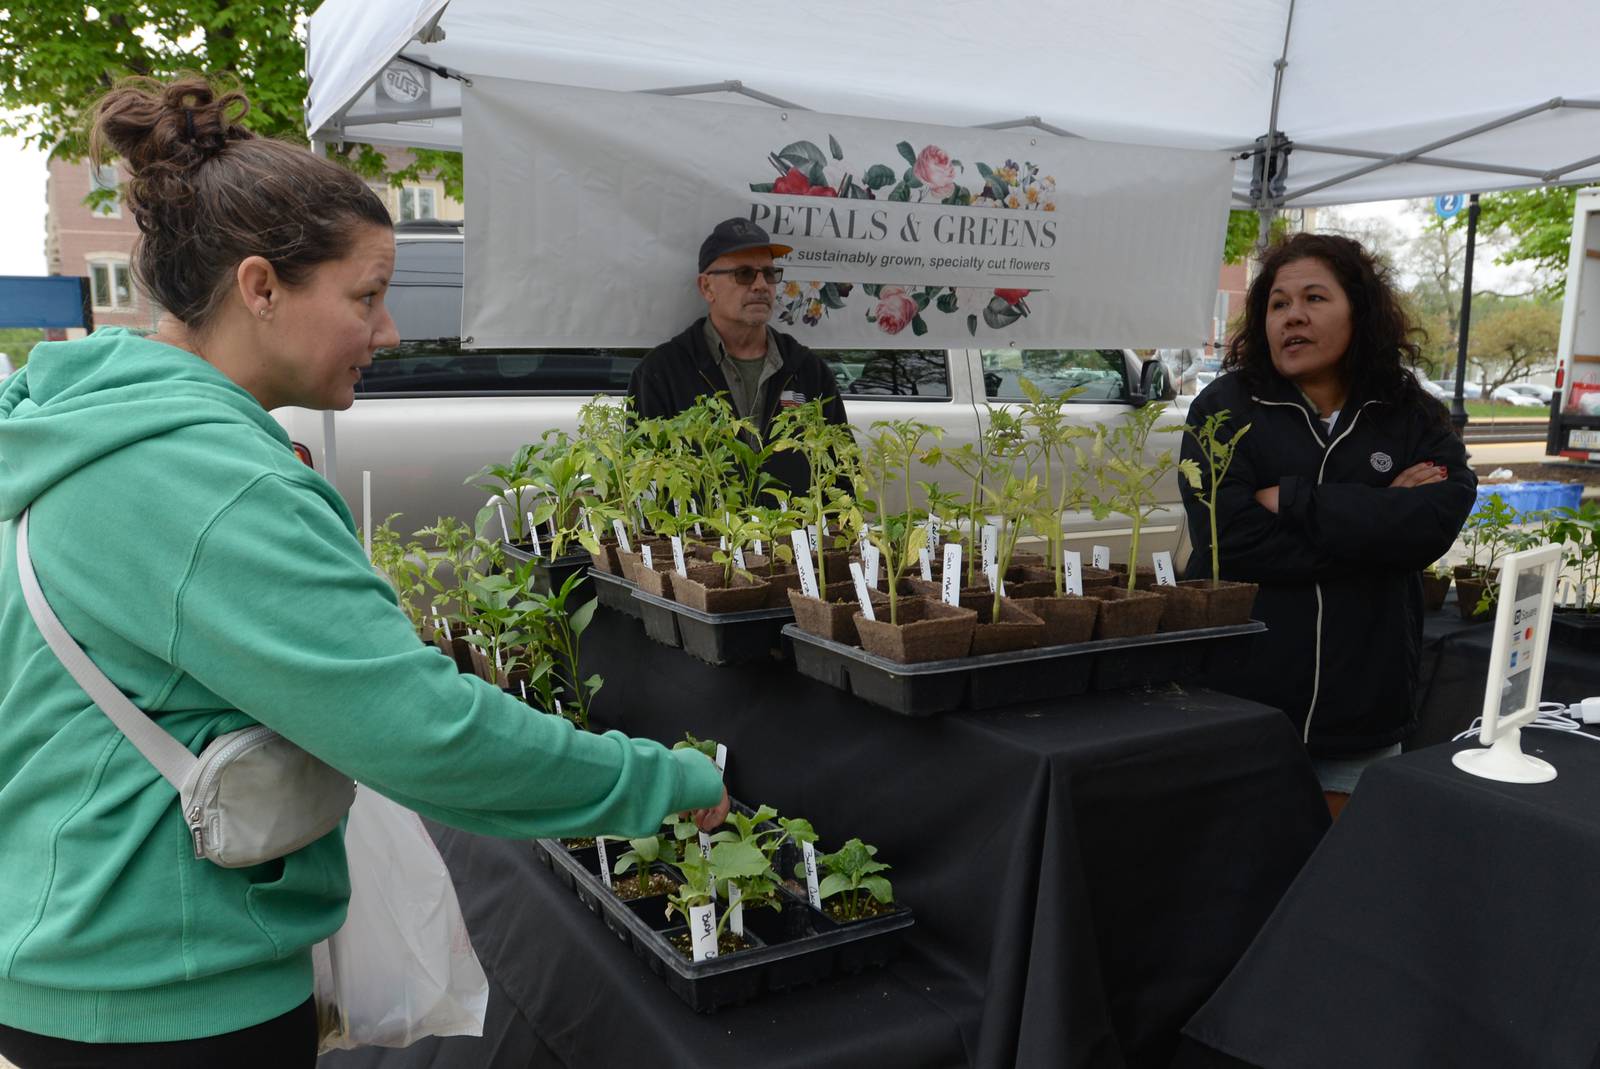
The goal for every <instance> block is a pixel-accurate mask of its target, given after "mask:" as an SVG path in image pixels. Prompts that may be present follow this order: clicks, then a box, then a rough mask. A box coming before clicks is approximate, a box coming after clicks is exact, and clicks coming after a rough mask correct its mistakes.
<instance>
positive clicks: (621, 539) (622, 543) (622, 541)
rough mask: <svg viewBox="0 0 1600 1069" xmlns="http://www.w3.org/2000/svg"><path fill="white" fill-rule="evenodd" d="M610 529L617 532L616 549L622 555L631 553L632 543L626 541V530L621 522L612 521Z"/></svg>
mask: <svg viewBox="0 0 1600 1069" xmlns="http://www.w3.org/2000/svg"><path fill="white" fill-rule="evenodd" d="M611 529H612V530H613V531H615V532H617V548H618V549H620V550H622V552H624V553H632V552H633V543H632V542H629V541H628V529H627V528H626V527H624V526H622V521H621V520H612V521H611Z"/></svg>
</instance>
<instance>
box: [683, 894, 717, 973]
mask: <svg viewBox="0 0 1600 1069" xmlns="http://www.w3.org/2000/svg"><path fill="white" fill-rule="evenodd" d="M689 935H690V938H691V939H692V940H693V945H694V953H693V957H694V960H695V961H709V960H710V959H712V958H714V957H716V956H717V906H716V903H715V902H707V903H706V904H705V905H703V906H690V907H689Z"/></svg>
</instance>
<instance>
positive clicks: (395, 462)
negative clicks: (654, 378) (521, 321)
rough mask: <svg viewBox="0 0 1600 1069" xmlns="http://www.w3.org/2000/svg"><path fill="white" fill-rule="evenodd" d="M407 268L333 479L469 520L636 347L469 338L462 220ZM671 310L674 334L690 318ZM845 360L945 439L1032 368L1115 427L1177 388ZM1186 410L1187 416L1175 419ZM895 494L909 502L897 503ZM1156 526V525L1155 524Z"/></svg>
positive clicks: (1037, 357) (884, 410) (349, 418)
mask: <svg viewBox="0 0 1600 1069" xmlns="http://www.w3.org/2000/svg"><path fill="white" fill-rule="evenodd" d="M395 246H396V248H395V253H396V257H395V274H394V278H393V280H392V282H391V284H390V289H389V296H388V299H387V303H388V305H389V308H390V311H391V312H392V313H393V315H394V319H395V324H396V326H397V327H398V328H399V331H400V336H401V339H402V341H401V343H400V345H398V346H397V347H395V348H394V349H390V350H384V351H382V352H380V353H379V354H378V355H377V358H376V360H375V361H374V363H373V365H372V366H371V367H370V368H369V369H367V371H366V372H365V373H364V374H363V375H362V379H361V382H360V384H359V385H358V386H357V390H356V400H355V405H354V406H353V407H352V408H351V409H350V410H348V411H346V412H341V413H337V414H333V415H332V419H331V422H332V424H333V426H334V428H335V437H334V441H335V446H336V448H335V451H334V452H335V457H336V461H337V466H338V470H337V472H336V473H335V478H334V482H335V484H336V485H337V486H338V488H339V491H340V493H341V494H343V495H344V498H345V500H346V501H348V502H350V504H351V508H352V510H353V511H355V512H356V513H357V514H358V515H359V512H360V506H361V485H362V482H361V473H362V472H363V471H370V472H371V473H372V500H373V515H374V516H375V517H376V518H377V519H379V520H381V519H382V518H384V517H386V516H388V515H390V514H391V513H401V514H402V515H403V519H402V520H400V521H398V524H397V526H398V527H399V528H400V529H401V530H402V531H406V532H409V531H412V530H415V529H417V528H419V527H422V526H424V525H427V524H431V523H432V522H433V521H434V520H435V519H436V518H437V517H439V516H456V517H460V518H463V519H469V520H470V519H471V518H472V517H473V516H475V515H476V514H477V512H478V510H479V509H481V508H482V507H483V505H484V504H485V502H486V500H487V494H486V493H485V491H483V490H480V489H476V488H474V487H471V486H468V485H466V482H465V480H466V479H467V478H468V477H469V476H471V475H472V474H473V473H474V472H476V471H478V470H479V469H480V468H481V467H483V466H484V465H485V464H489V463H503V462H505V461H506V460H508V459H509V458H510V457H511V456H512V454H514V453H515V452H516V450H517V449H518V448H519V447H520V446H522V445H523V444H525V443H528V442H532V441H537V440H538V438H539V436H540V435H541V434H542V433H543V432H544V431H546V430H548V429H551V428H559V429H561V430H565V431H567V432H568V433H574V432H576V429H577V413H578V408H579V407H580V406H581V405H583V404H584V403H585V402H586V401H588V400H589V399H590V398H592V397H594V396H595V395H596V394H604V395H606V396H609V397H614V398H618V399H619V400H620V398H621V397H622V396H623V395H624V394H625V393H626V392H627V387H628V379H629V376H630V375H631V374H632V371H633V368H634V366H635V365H636V364H637V363H638V361H639V360H640V359H641V358H642V357H643V356H644V353H645V351H644V350H638V349H631V350H630V349H598V348H596V349H573V348H564V349H496V350H481V349H480V350H466V351H463V350H462V348H461V345H460V339H459V337H458V336H457V335H459V333H460V323H461V289H462V265H463V246H462V236H461V230H460V228H459V225H450V224H441V223H432V224H426V225H407V226H402V227H400V228H398V229H397V232H396V240H395ZM682 326H683V325H682V324H679V323H663V324H662V325H661V335H662V338H663V339H665V338H667V337H669V336H670V335H672V334H673V333H676V332H677V331H678V330H680V329H682ZM819 352H820V355H821V356H822V357H823V359H824V360H826V361H827V362H828V364H829V365H830V366H831V367H832V368H833V372H834V375H835V377H836V379H837V380H838V383H839V389H840V393H841V395H842V396H843V398H844V400H845V407H846V410H847V412H848V414H849V417H850V422H851V424H852V425H853V426H854V427H855V428H856V429H857V431H858V432H865V431H866V430H867V429H868V428H869V427H870V426H871V425H872V423H874V422H875V421H878V420H888V419H919V420H922V421H924V422H927V423H932V424H936V425H938V426H939V427H941V428H943V431H944V439H943V444H944V445H945V446H954V447H959V446H960V445H962V444H963V443H966V442H974V441H977V440H979V435H980V433H981V432H982V430H983V428H985V427H986V426H987V425H988V422H989V411H990V407H991V406H993V407H995V408H1010V407H1012V406H1014V404H1015V403H1016V402H1019V401H1022V400H1023V399H1024V398H1023V394H1022V389H1021V385H1020V381H1021V379H1022V378H1024V377H1026V378H1028V379H1029V380H1030V381H1032V382H1034V383H1036V384H1038V385H1039V386H1041V387H1042V388H1044V389H1046V390H1049V391H1052V392H1060V391H1062V390H1064V389H1067V388H1069V387H1074V386H1082V387H1084V388H1085V389H1084V391H1083V392H1082V393H1081V394H1079V395H1078V396H1077V397H1075V398H1074V399H1073V400H1072V402H1071V411H1072V413H1073V415H1074V417H1075V418H1076V419H1077V420H1078V421H1080V422H1081V423H1082V424H1083V425H1084V426H1093V425H1099V424H1103V425H1112V424H1116V423H1117V422H1119V421H1120V420H1121V419H1123V417H1124V416H1125V415H1126V414H1127V413H1128V412H1129V411H1131V410H1132V408H1133V407H1134V406H1136V405H1139V404H1143V403H1144V400H1143V397H1144V391H1146V390H1150V391H1152V392H1155V393H1157V394H1158V395H1159V396H1161V397H1166V398H1170V397H1171V396H1172V393H1171V388H1170V385H1169V383H1168V381H1167V378H1166V375H1165V369H1164V368H1163V367H1162V365H1161V363H1160V362H1159V361H1156V360H1152V361H1151V362H1150V363H1149V364H1148V365H1146V364H1145V363H1144V362H1142V361H1141V360H1140V359H1139V357H1138V356H1137V355H1136V354H1134V353H1133V352H1132V351H1131V350H1128V349H1042V350H1041V349H948V350H946V349H852V350H819ZM1184 400H1187V398H1185V399H1184ZM273 415H274V416H275V417H276V418H277V419H278V421H279V422H280V423H281V424H282V425H283V426H284V428H285V429H286V430H287V431H288V432H289V436H290V438H291V439H293V440H294V442H295V443H296V445H297V447H298V448H299V450H300V452H301V455H302V457H303V458H306V459H307V460H308V462H309V463H311V465H312V466H313V467H314V468H316V469H317V470H319V471H322V472H323V473H324V474H327V470H326V466H327V460H326V456H325V452H324V441H323V425H324V418H325V416H326V415H328V414H325V413H320V412H312V411H309V410H306V409H298V408H284V409H279V410H277V411H276V412H274V413H273ZM1173 422H1176V420H1174V421H1173ZM1178 446H1179V435H1178V433H1177V432H1176V431H1167V432H1165V433H1162V434H1157V435H1154V436H1152V439H1151V444H1150V449H1151V451H1152V452H1160V451H1162V450H1169V449H1170V450H1172V451H1173V452H1174V453H1176V451H1177V449H1178ZM917 477H918V479H922V480H926V479H937V480H938V481H939V482H940V483H941V484H943V485H946V486H948V487H949V488H952V489H955V488H958V487H960V486H962V485H964V480H963V478H962V476H960V474H959V473H958V472H957V471H956V470H955V469H954V468H953V467H951V466H949V465H944V466H942V467H941V468H939V469H937V470H935V471H932V472H921V473H919V474H918V476H917ZM1160 501H1161V507H1160V509H1159V511H1158V513H1157V515H1156V516H1155V517H1154V518H1153V519H1152V520H1151V522H1150V524H1149V525H1148V526H1146V527H1145V528H1144V531H1143V534H1142V535H1141V540H1140V548H1141V551H1145V550H1148V551H1154V550H1160V549H1168V550H1179V549H1181V546H1180V543H1183V542H1186V528H1185V525H1184V513H1183V507H1182V504H1181V502H1180V500H1179V497H1178V487H1177V480H1176V477H1175V476H1174V477H1169V478H1168V479H1167V480H1166V481H1165V482H1164V483H1163V485H1162V486H1161V488H1160ZM891 507H898V504H897V503H894V502H891ZM1068 523H1069V525H1070V527H1071V529H1072V530H1073V532H1074V535H1073V539H1074V541H1073V542H1072V543H1071V545H1072V546H1073V548H1081V549H1082V551H1083V553H1084V558H1085V559H1086V560H1087V559H1088V556H1089V552H1088V551H1089V548H1090V546H1091V545H1092V544H1094V543H1100V544H1104V545H1108V546H1110V547H1111V548H1112V551H1113V553H1114V554H1121V553H1124V552H1125V551H1126V542H1127V534H1128V526H1127V523H1126V521H1124V520H1122V519H1120V518H1118V517H1115V516H1113V517H1110V518H1108V519H1106V520H1095V519H1094V518H1093V516H1092V515H1090V514H1089V513H1088V511H1086V510H1085V511H1081V512H1079V513H1077V514H1074V515H1069V517H1068ZM1145 535H1148V536H1149V537H1148V538H1146V537H1145Z"/></svg>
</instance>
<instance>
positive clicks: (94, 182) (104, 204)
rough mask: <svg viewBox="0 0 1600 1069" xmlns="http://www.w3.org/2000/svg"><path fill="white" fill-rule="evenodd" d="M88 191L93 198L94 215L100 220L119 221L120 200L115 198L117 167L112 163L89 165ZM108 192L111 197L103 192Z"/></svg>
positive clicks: (120, 214) (120, 213) (120, 216)
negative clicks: (94, 195) (93, 195)
mask: <svg viewBox="0 0 1600 1069" xmlns="http://www.w3.org/2000/svg"><path fill="white" fill-rule="evenodd" d="M89 189H90V191H91V194H99V196H96V197H95V201H94V208H93V209H92V210H93V212H94V214H95V215H97V216H99V217H100V218H102V219H121V218H122V200H121V198H120V197H118V196H116V192H117V165H116V164H114V163H103V164H93V163H91V164H89ZM105 191H110V193H111V196H105V195H104V192H105Z"/></svg>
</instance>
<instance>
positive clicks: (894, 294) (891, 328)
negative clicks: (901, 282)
mask: <svg viewBox="0 0 1600 1069" xmlns="http://www.w3.org/2000/svg"><path fill="white" fill-rule="evenodd" d="M873 315H875V316H876V317H877V320H878V329H879V330H881V331H883V332H884V333H885V334H899V333H900V332H901V331H902V330H905V329H906V324H908V323H910V322H911V321H912V320H913V319H915V318H917V302H916V301H913V300H912V299H911V298H910V297H907V296H906V291H905V290H903V289H901V288H900V287H899V286H885V287H883V289H881V290H879V291H878V309H877V311H876V312H874V313H873Z"/></svg>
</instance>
